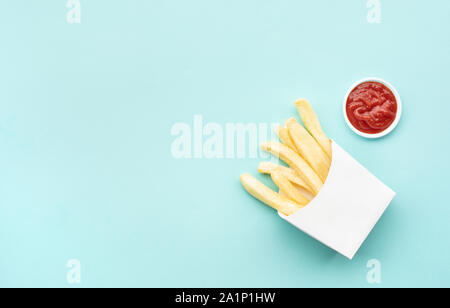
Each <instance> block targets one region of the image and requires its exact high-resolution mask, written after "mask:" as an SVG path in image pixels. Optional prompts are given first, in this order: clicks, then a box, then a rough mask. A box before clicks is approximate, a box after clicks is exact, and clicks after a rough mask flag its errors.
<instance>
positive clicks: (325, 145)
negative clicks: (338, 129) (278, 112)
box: [295, 99, 332, 159]
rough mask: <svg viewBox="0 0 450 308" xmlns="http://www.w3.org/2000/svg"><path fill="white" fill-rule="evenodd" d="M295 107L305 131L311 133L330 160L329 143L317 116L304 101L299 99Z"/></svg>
mask: <svg viewBox="0 0 450 308" xmlns="http://www.w3.org/2000/svg"><path fill="white" fill-rule="evenodd" d="M295 106H296V107H297V110H298V112H299V113H300V117H301V119H302V121H303V124H305V127H306V129H307V130H308V131H309V132H310V133H311V135H312V136H313V137H314V139H315V140H316V141H317V143H318V144H319V145H320V147H321V148H322V149H323V150H324V151H325V153H326V154H327V156H328V158H329V159H331V158H332V153H331V152H332V150H331V141H330V139H328V137H327V135H325V133H324V132H323V129H322V126H321V125H320V122H319V119H318V118H317V115H316V113H315V112H314V110H313V108H312V107H311V105H310V104H309V103H308V101H307V100H306V99H300V100H298V101H296V102H295Z"/></svg>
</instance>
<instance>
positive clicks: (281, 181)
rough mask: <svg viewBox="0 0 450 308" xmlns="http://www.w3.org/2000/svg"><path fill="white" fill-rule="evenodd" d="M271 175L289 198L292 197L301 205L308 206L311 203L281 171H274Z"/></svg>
mask: <svg viewBox="0 0 450 308" xmlns="http://www.w3.org/2000/svg"><path fill="white" fill-rule="evenodd" d="M271 177H272V181H273V182H274V183H275V184H276V185H277V186H278V188H279V189H280V190H281V191H282V192H284V193H285V194H286V196H288V198H289V199H292V200H293V201H295V202H296V203H298V204H300V205H301V206H306V205H307V204H308V203H309V200H308V199H307V198H306V197H305V196H304V195H303V194H302V193H301V192H300V191H299V190H298V189H297V188H295V186H294V185H292V184H291V182H289V180H288V179H287V178H286V177H284V176H283V175H282V174H281V173H280V172H277V171H275V172H273V173H272V174H271Z"/></svg>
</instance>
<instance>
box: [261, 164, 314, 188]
mask: <svg viewBox="0 0 450 308" xmlns="http://www.w3.org/2000/svg"><path fill="white" fill-rule="evenodd" d="M258 172H259V173H263V174H270V175H272V174H273V173H274V172H279V173H281V174H282V175H283V176H284V177H285V178H287V179H288V180H289V181H291V182H292V183H294V184H296V185H298V186H300V187H301V188H303V189H305V190H307V191H308V192H310V193H311V194H313V192H312V190H311V188H309V186H308V184H306V183H305V181H304V180H303V179H302V178H301V177H300V176H299V175H298V174H297V172H295V170H294V169H291V168H288V167H285V166H280V165H277V164H274V163H272V162H268V161H264V162H261V163H260V164H259V167H258Z"/></svg>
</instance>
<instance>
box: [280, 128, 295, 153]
mask: <svg viewBox="0 0 450 308" xmlns="http://www.w3.org/2000/svg"><path fill="white" fill-rule="evenodd" d="M275 133H276V134H277V135H278V138H280V140H281V142H282V143H283V144H284V145H286V146H288V147H290V148H291V149H293V150H296V148H295V144H294V142H293V141H292V139H291V136H290V135H289V131H288V129H287V128H286V127H283V126H281V125H278V126H277V127H276V128H275Z"/></svg>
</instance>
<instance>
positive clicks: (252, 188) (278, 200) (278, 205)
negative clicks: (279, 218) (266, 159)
mask: <svg viewBox="0 0 450 308" xmlns="http://www.w3.org/2000/svg"><path fill="white" fill-rule="evenodd" d="M241 183H242V186H244V188H245V190H247V192H248V193H249V194H250V195H252V196H253V197H255V198H256V199H258V200H259V201H261V202H263V203H265V204H267V205H268V206H270V207H272V208H274V209H276V210H277V211H279V212H280V213H282V214H284V215H286V216H289V215H291V214H293V213H295V212H297V211H298V210H299V209H301V208H302V206H301V205H299V204H297V203H295V202H294V201H292V200H290V199H289V198H286V197H283V196H280V194H279V193H276V192H274V191H273V190H272V189H270V188H269V187H267V186H266V185H264V184H263V183H261V182H260V181H258V180H257V179H255V178H254V177H253V176H251V175H250V174H248V173H245V174H243V175H241Z"/></svg>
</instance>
